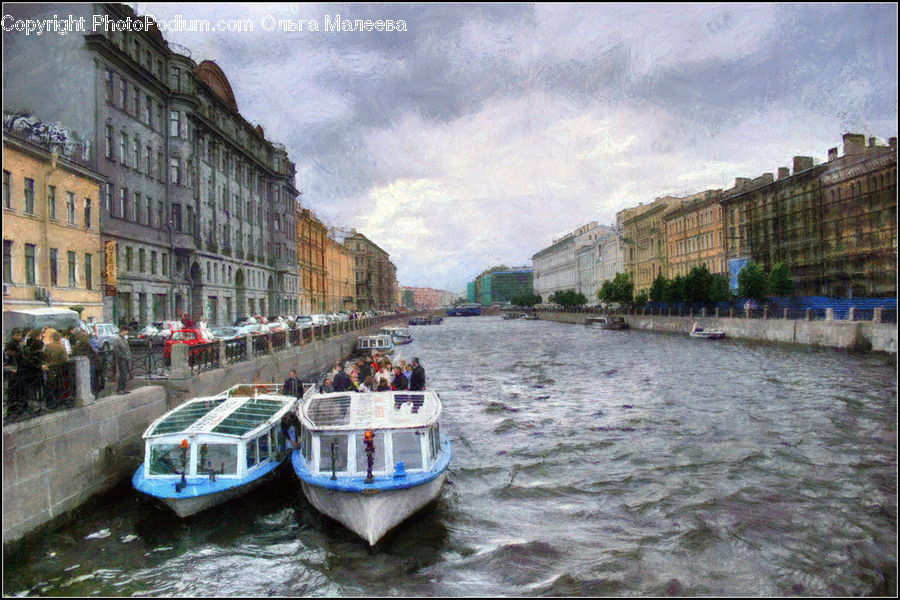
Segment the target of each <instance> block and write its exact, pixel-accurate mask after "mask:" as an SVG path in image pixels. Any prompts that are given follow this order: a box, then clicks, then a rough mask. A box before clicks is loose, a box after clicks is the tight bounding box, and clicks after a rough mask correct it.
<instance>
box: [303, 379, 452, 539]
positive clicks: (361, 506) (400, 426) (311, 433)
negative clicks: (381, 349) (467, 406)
mask: <svg viewBox="0 0 900 600" xmlns="http://www.w3.org/2000/svg"><path fill="white" fill-rule="evenodd" d="M299 417H300V423H301V436H300V439H301V444H300V449H299V450H295V451H294V452H293V453H292V456H291V462H292V464H293V467H294V473H296V474H297V477H299V479H300V486H301V489H302V490H303V493H304V494H305V495H306V497H307V499H308V500H309V502H310V503H311V504H312V505H313V506H314V507H315V508H316V509H318V510H319V511H320V512H322V513H324V514H326V515H328V516H329V517H331V518H332V519H335V520H337V521H339V522H340V523H342V524H343V525H344V526H346V527H347V528H348V529H350V530H351V531H353V532H354V533H356V534H357V535H359V536H360V537H361V538H363V539H364V540H366V541H367V542H369V544H370V545H372V546H374V545H375V544H376V543H377V542H378V540H380V539H381V538H382V537H383V536H384V535H385V534H386V533H387V532H388V531H390V530H391V529H393V528H394V527H396V526H397V525H399V524H400V523H402V522H403V521H405V520H406V519H407V518H408V517H409V516H411V515H412V514H413V513H415V512H417V511H418V510H420V509H421V508H423V507H424V506H426V505H427V504H428V503H430V502H431V501H432V500H434V499H435V498H437V496H438V494H439V493H440V491H441V486H442V485H443V483H444V481H445V480H446V478H447V468H448V467H449V465H450V457H451V451H450V440H449V438H448V437H447V436H446V434H444V433H443V432H442V431H441V429H440V423H439V421H440V417H441V401H440V398H439V396H438V395H437V394H436V393H435V392H427V391H421V392H372V393H363V394H358V393H357V394H347V393H345V392H337V393H331V394H315V395H310V396H309V397H306V398H304V399H303V401H302V402H301V404H300V409H299Z"/></svg>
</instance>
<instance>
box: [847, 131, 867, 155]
mask: <svg viewBox="0 0 900 600" xmlns="http://www.w3.org/2000/svg"><path fill="white" fill-rule="evenodd" d="M865 150H866V136H864V135H863V134H861V133H845V134H844V156H850V155H852V154H862V153H863V152H865Z"/></svg>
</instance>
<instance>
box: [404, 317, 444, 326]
mask: <svg viewBox="0 0 900 600" xmlns="http://www.w3.org/2000/svg"><path fill="white" fill-rule="evenodd" d="M443 322H444V317H413V318H412V319H410V320H409V324H410V325H440V324H441V323H443Z"/></svg>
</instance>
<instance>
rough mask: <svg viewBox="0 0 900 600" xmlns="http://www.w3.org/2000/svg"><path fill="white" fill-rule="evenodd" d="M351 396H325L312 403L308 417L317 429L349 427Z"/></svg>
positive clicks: (315, 399) (308, 410) (313, 400)
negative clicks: (332, 426) (338, 426)
mask: <svg viewBox="0 0 900 600" xmlns="http://www.w3.org/2000/svg"><path fill="white" fill-rule="evenodd" d="M350 403H351V398H350V396H325V397H317V398H313V399H312V400H311V401H310V405H309V408H308V409H307V415H308V416H309V418H310V420H311V421H312V422H313V425H315V426H317V427H322V426H329V425H347V424H348V423H349V422H350Z"/></svg>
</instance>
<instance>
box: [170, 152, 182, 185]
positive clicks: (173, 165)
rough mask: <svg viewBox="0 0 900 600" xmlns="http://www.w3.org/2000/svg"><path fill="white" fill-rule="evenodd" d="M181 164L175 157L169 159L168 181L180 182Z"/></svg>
mask: <svg viewBox="0 0 900 600" xmlns="http://www.w3.org/2000/svg"><path fill="white" fill-rule="evenodd" d="M180 181H181V166H180V164H179V160H178V159H177V158H171V159H169V183H180Z"/></svg>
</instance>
